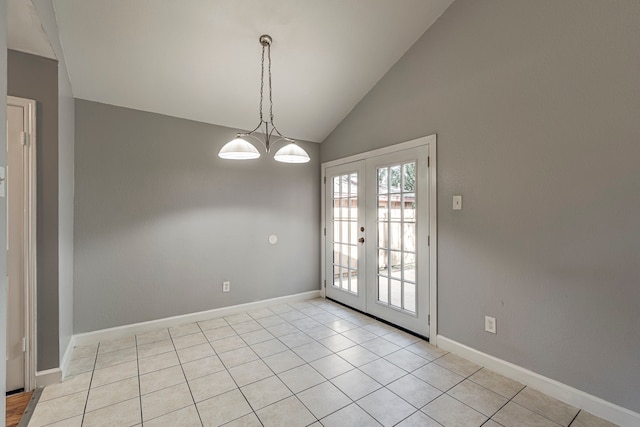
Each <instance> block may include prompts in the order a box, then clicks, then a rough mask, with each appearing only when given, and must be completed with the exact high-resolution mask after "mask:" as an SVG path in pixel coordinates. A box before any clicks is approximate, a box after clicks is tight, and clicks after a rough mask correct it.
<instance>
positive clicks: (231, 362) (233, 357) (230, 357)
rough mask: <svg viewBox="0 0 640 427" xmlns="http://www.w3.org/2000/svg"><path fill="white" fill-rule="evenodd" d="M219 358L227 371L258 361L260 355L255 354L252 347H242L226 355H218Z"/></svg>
mask: <svg viewBox="0 0 640 427" xmlns="http://www.w3.org/2000/svg"><path fill="white" fill-rule="evenodd" d="M218 357H219V358H220V360H222V363H224V366H226V367H227V369H230V368H233V367H234V366H239V365H244V364H245V363H248V362H251V361H253V360H256V359H258V355H257V354H255V353H254V352H253V350H251V348H250V347H242V348H238V349H236V350H231V351H227V352H225V353H218Z"/></svg>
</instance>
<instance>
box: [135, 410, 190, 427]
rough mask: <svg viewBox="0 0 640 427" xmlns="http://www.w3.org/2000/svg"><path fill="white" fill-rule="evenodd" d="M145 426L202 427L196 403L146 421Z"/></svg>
mask: <svg viewBox="0 0 640 427" xmlns="http://www.w3.org/2000/svg"><path fill="white" fill-rule="evenodd" d="M144 425H145V427H168V426H180V427H201V426H202V423H201V422H200V416H199V415H198V411H197V410H196V406H195V405H191V406H187V407H186V408H182V409H178V410H177V411H173V412H171V413H168V414H166V415H163V416H161V417H158V418H154V419H153V420H149V421H145V423H144Z"/></svg>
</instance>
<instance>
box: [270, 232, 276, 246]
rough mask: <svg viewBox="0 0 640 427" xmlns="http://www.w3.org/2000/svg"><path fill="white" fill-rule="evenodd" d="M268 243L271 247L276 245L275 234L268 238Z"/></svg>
mask: <svg viewBox="0 0 640 427" xmlns="http://www.w3.org/2000/svg"><path fill="white" fill-rule="evenodd" d="M269 243H271V244H272V245H275V244H276V243H278V236H276V235H275V234H272V235H271V236H269Z"/></svg>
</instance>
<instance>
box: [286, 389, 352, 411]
mask: <svg viewBox="0 0 640 427" xmlns="http://www.w3.org/2000/svg"><path fill="white" fill-rule="evenodd" d="M297 397H298V399H300V401H301V402H302V403H303V404H304V406H306V407H307V409H309V410H310V411H311V413H312V414H313V415H315V417H316V418H318V419H320V418H323V417H326V416H327V415H329V414H331V413H333V412H335V411H337V410H338V409H341V408H344V407H345V406H347V405H349V404H351V403H352V401H351V399H349V397H348V396H347V395H346V394H344V393H343V392H341V391H340V390H339V389H338V388H337V387H336V386H334V385H333V384H331V383H330V382H328V381H327V382H324V383H322V384H318V385H317V386H313V387H311V388H309V389H307V390H305V391H302V392H300V393H298V394H297Z"/></svg>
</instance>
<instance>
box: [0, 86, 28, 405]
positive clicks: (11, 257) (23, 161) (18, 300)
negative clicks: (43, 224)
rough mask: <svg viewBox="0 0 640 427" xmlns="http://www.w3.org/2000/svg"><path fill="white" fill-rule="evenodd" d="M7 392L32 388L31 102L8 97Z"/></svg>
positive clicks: (6, 177)
mask: <svg viewBox="0 0 640 427" xmlns="http://www.w3.org/2000/svg"><path fill="white" fill-rule="evenodd" d="M3 178H5V181H4V184H5V188H4V192H5V196H6V198H7V360H6V364H7V379H6V390H7V393H11V392H15V391H18V390H23V391H31V390H33V389H35V385H36V384H35V338H36V331H35V318H36V316H35V309H36V298H35V295H36V102H35V101H34V100H29V99H24V98H18V97H13V96H8V97H7V169H6V172H5V176H3Z"/></svg>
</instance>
